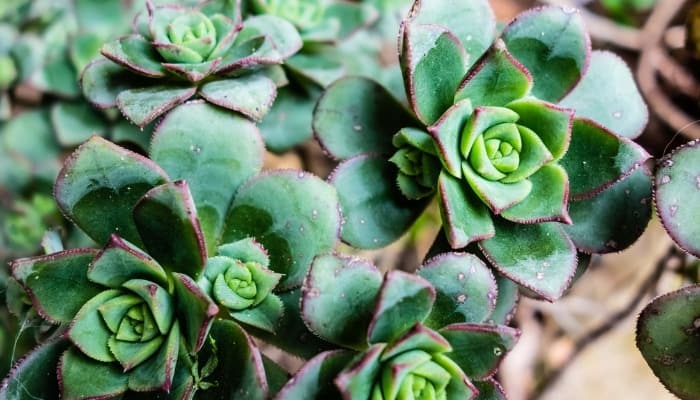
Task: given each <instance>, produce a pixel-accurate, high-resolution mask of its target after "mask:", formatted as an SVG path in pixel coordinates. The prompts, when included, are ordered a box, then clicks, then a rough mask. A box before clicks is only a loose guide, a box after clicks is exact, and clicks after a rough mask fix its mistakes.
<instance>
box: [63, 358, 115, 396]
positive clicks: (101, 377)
mask: <svg viewBox="0 0 700 400" xmlns="http://www.w3.org/2000/svg"><path fill="white" fill-rule="evenodd" d="M57 375H58V377H59V378H58V379H59V384H60V387H61V398H62V399H67V400H83V399H100V398H109V397H113V396H118V395H120V394H122V393H124V392H126V390H127V382H128V378H129V375H127V374H125V373H124V372H123V371H122V369H121V368H120V367H119V364H117V363H103V362H100V361H95V360H92V359H90V358H88V357H86V356H84V355H83V354H80V351H78V350H77V349H74V348H71V349H68V350H66V351H65V353H63V355H62V356H61V360H60V362H59V364H58V371H57Z"/></svg>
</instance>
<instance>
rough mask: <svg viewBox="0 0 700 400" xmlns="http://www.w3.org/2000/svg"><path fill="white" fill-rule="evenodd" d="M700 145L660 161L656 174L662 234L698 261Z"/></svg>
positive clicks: (699, 248) (699, 253)
mask: <svg viewBox="0 0 700 400" xmlns="http://www.w3.org/2000/svg"><path fill="white" fill-rule="evenodd" d="M699 143H700V142H698V141H693V142H690V143H688V144H686V145H684V146H682V147H679V148H678V149H676V150H674V151H673V153H672V154H671V155H669V156H667V157H666V158H664V159H663V160H662V161H661V163H660V166H659V168H658V169H657V171H656V179H655V182H656V193H655V197H656V210H657V212H658V213H659V217H661V222H662V223H663V224H664V227H665V228H666V231H667V232H668V234H669V235H670V236H671V238H673V240H674V241H675V242H676V243H677V244H678V245H679V246H680V247H681V248H682V249H683V250H685V251H687V252H689V253H690V254H693V255H694V256H696V257H700V223H698V204H700V168H698V166H699V165H700V147H698V144H699Z"/></svg>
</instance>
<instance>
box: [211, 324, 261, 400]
mask: <svg viewBox="0 0 700 400" xmlns="http://www.w3.org/2000/svg"><path fill="white" fill-rule="evenodd" d="M209 336H210V337H211V339H213V341H214V342H215V343H216V349H215V351H216V353H215V354H216V357H217V359H218V360H219V362H218V364H217V367H216V369H215V370H214V371H213V372H212V374H211V375H209V377H208V378H207V381H208V382H214V383H216V386H214V387H211V388H209V389H207V390H206V391H205V392H202V395H204V396H205V397H206V398H211V399H228V400H234V399H242V398H245V399H251V400H264V399H266V398H267V395H268V385H267V379H266V377H265V370H264V369H263V363H262V359H261V357H260V352H259V351H258V348H257V347H256V346H255V344H254V343H253V340H252V339H251V338H250V337H249V336H248V335H247V334H246V332H245V331H244V330H243V329H242V328H241V327H240V326H238V325H237V324H236V323H235V322H233V321H225V320H217V321H215V322H214V324H213V325H212V327H211V332H210V334H209ZM209 354H212V349H211V346H205V347H204V348H203V349H202V351H201V352H200V359H204V360H206V359H207V358H208V357H210V355H209Z"/></svg>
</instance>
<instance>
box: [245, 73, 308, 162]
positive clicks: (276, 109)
mask: <svg viewBox="0 0 700 400" xmlns="http://www.w3.org/2000/svg"><path fill="white" fill-rule="evenodd" d="M316 100H317V99H316V96H309V95H307V94H305V93H299V92H298V91H296V90H293V89H291V88H289V87H282V88H279V89H277V98H276V99H275V102H274V103H273V104H272V108H270V111H269V112H268V113H267V114H266V115H265V116H264V117H263V119H262V121H260V123H259V124H258V127H259V128H260V132H261V133H262V137H263V140H264V141H265V147H266V148H267V149H268V150H270V151H272V152H275V153H282V152H285V151H287V150H289V149H291V148H292V147H294V146H296V145H298V144H301V143H304V142H305V141H307V140H308V139H309V138H310V137H311V134H312V132H311V119H312V114H313V110H314V107H315V106H316Z"/></svg>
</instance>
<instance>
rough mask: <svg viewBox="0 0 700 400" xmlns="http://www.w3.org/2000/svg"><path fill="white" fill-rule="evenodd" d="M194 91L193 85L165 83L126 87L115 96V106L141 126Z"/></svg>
mask: <svg viewBox="0 0 700 400" xmlns="http://www.w3.org/2000/svg"><path fill="white" fill-rule="evenodd" d="M196 92H197V88H195V87H187V86H166V85H157V86H151V87H145V88H138V89H127V90H124V91H122V92H120V93H119V95H118V96H117V107H119V110H121V112H122V114H124V116H125V117H126V118H127V119H128V120H129V121H131V122H132V123H133V124H135V125H138V126H139V127H140V128H143V127H144V126H146V125H147V124H148V123H150V122H151V121H154V120H155V119H156V118H158V117H159V116H161V115H162V114H164V113H166V112H168V111H170V109H172V108H174V107H176V106H177V105H178V104H181V103H184V102H185V101H186V100H187V99H189V98H190V97H192V96H194V94H195V93H196Z"/></svg>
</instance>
